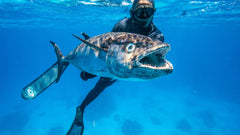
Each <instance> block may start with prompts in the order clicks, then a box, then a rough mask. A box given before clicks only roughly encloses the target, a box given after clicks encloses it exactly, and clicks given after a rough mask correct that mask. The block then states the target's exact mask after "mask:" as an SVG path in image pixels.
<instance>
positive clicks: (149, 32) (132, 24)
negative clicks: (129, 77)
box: [79, 0, 164, 111]
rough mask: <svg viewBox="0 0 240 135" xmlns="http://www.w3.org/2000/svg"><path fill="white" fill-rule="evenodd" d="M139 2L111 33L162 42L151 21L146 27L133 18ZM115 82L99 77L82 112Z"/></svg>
mask: <svg viewBox="0 0 240 135" xmlns="http://www.w3.org/2000/svg"><path fill="white" fill-rule="evenodd" d="M148 1H150V2H151V3H152V5H153V7H154V0H148ZM138 2H139V0H135V1H134V2H133V5H132V8H131V10H130V15H131V17H130V18H124V19H123V20H121V21H119V22H118V23H116V24H115V26H114V27H113V29H112V32H130V33H137V34H141V35H145V36H149V37H151V38H153V39H158V40H160V41H162V42H164V36H163V34H162V33H161V31H160V30H159V29H158V28H157V27H156V26H155V25H154V24H153V22H152V20H151V21H150V23H149V25H148V26H147V27H146V26H145V25H146V22H140V21H138V20H137V19H136V18H135V16H134V12H133V9H134V7H136V5H137V4H138ZM93 77H95V75H92V74H89V73H87V72H81V78H82V79H83V80H85V81H86V80H88V79H89V78H93ZM115 81H116V80H113V79H111V78H106V77H101V78H100V80H99V81H98V82H97V84H96V85H95V87H94V88H93V89H92V90H91V91H90V92H89V93H88V95H87V97H86V98H85V99H84V101H83V102H82V104H81V105H80V106H79V107H80V108H81V110H82V111H84V109H85V107H86V106H87V105H88V104H89V103H91V102H92V101H93V100H94V99H95V98H96V97H97V96H98V95H99V94H101V92H102V91H103V90H104V89H105V88H107V87H108V86H111V85H112V84H113V83H114V82H115Z"/></svg>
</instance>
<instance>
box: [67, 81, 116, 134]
mask: <svg viewBox="0 0 240 135" xmlns="http://www.w3.org/2000/svg"><path fill="white" fill-rule="evenodd" d="M115 81H116V80H112V79H110V78H104V77H101V78H100V80H99V81H98V82H97V84H96V85H95V87H94V88H93V89H92V90H91V91H90V92H89V93H88V95H87V96H86V98H85V99H84V100H83V102H82V104H81V105H80V106H78V107H77V111H76V116H75V119H74V121H73V123H72V126H71V128H70V129H69V131H68V133H67V135H82V134H83V130H84V124H83V112H84V110H85V107H86V106H87V105H88V104H90V103H91V102H92V101H93V100H94V99H96V98H97V97H98V96H99V95H100V94H101V93H102V92H103V90H104V89H105V88H107V87H108V86H110V85H112V84H113V83H114V82H115Z"/></svg>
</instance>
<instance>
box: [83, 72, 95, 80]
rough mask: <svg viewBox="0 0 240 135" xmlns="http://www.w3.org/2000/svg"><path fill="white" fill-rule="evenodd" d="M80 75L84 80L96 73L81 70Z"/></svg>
mask: <svg viewBox="0 0 240 135" xmlns="http://www.w3.org/2000/svg"><path fill="white" fill-rule="evenodd" d="M80 76H81V78H82V79H83V80H84V81H87V80H88V79H91V78H94V77H96V75H93V74H90V73H87V72H84V71H82V72H81V74H80Z"/></svg>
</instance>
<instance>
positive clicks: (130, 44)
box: [125, 43, 136, 53]
mask: <svg viewBox="0 0 240 135" xmlns="http://www.w3.org/2000/svg"><path fill="white" fill-rule="evenodd" d="M135 48H136V45H134V44H133V43H129V44H128V45H127V46H126V47H125V50H126V52H128V53H130V52H132V51H134V50H135Z"/></svg>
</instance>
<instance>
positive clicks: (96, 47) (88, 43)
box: [72, 34, 105, 52]
mask: <svg viewBox="0 0 240 135" xmlns="http://www.w3.org/2000/svg"><path fill="white" fill-rule="evenodd" d="M72 35H73V36H74V37H75V38H77V39H79V40H80V41H82V42H83V43H85V44H86V45H88V46H90V47H92V48H94V49H96V50H99V51H104V52H105V50H103V49H102V48H100V47H98V46H96V45H94V44H92V43H90V42H88V41H86V40H84V39H82V38H80V37H78V36H76V35H74V34H72Z"/></svg>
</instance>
